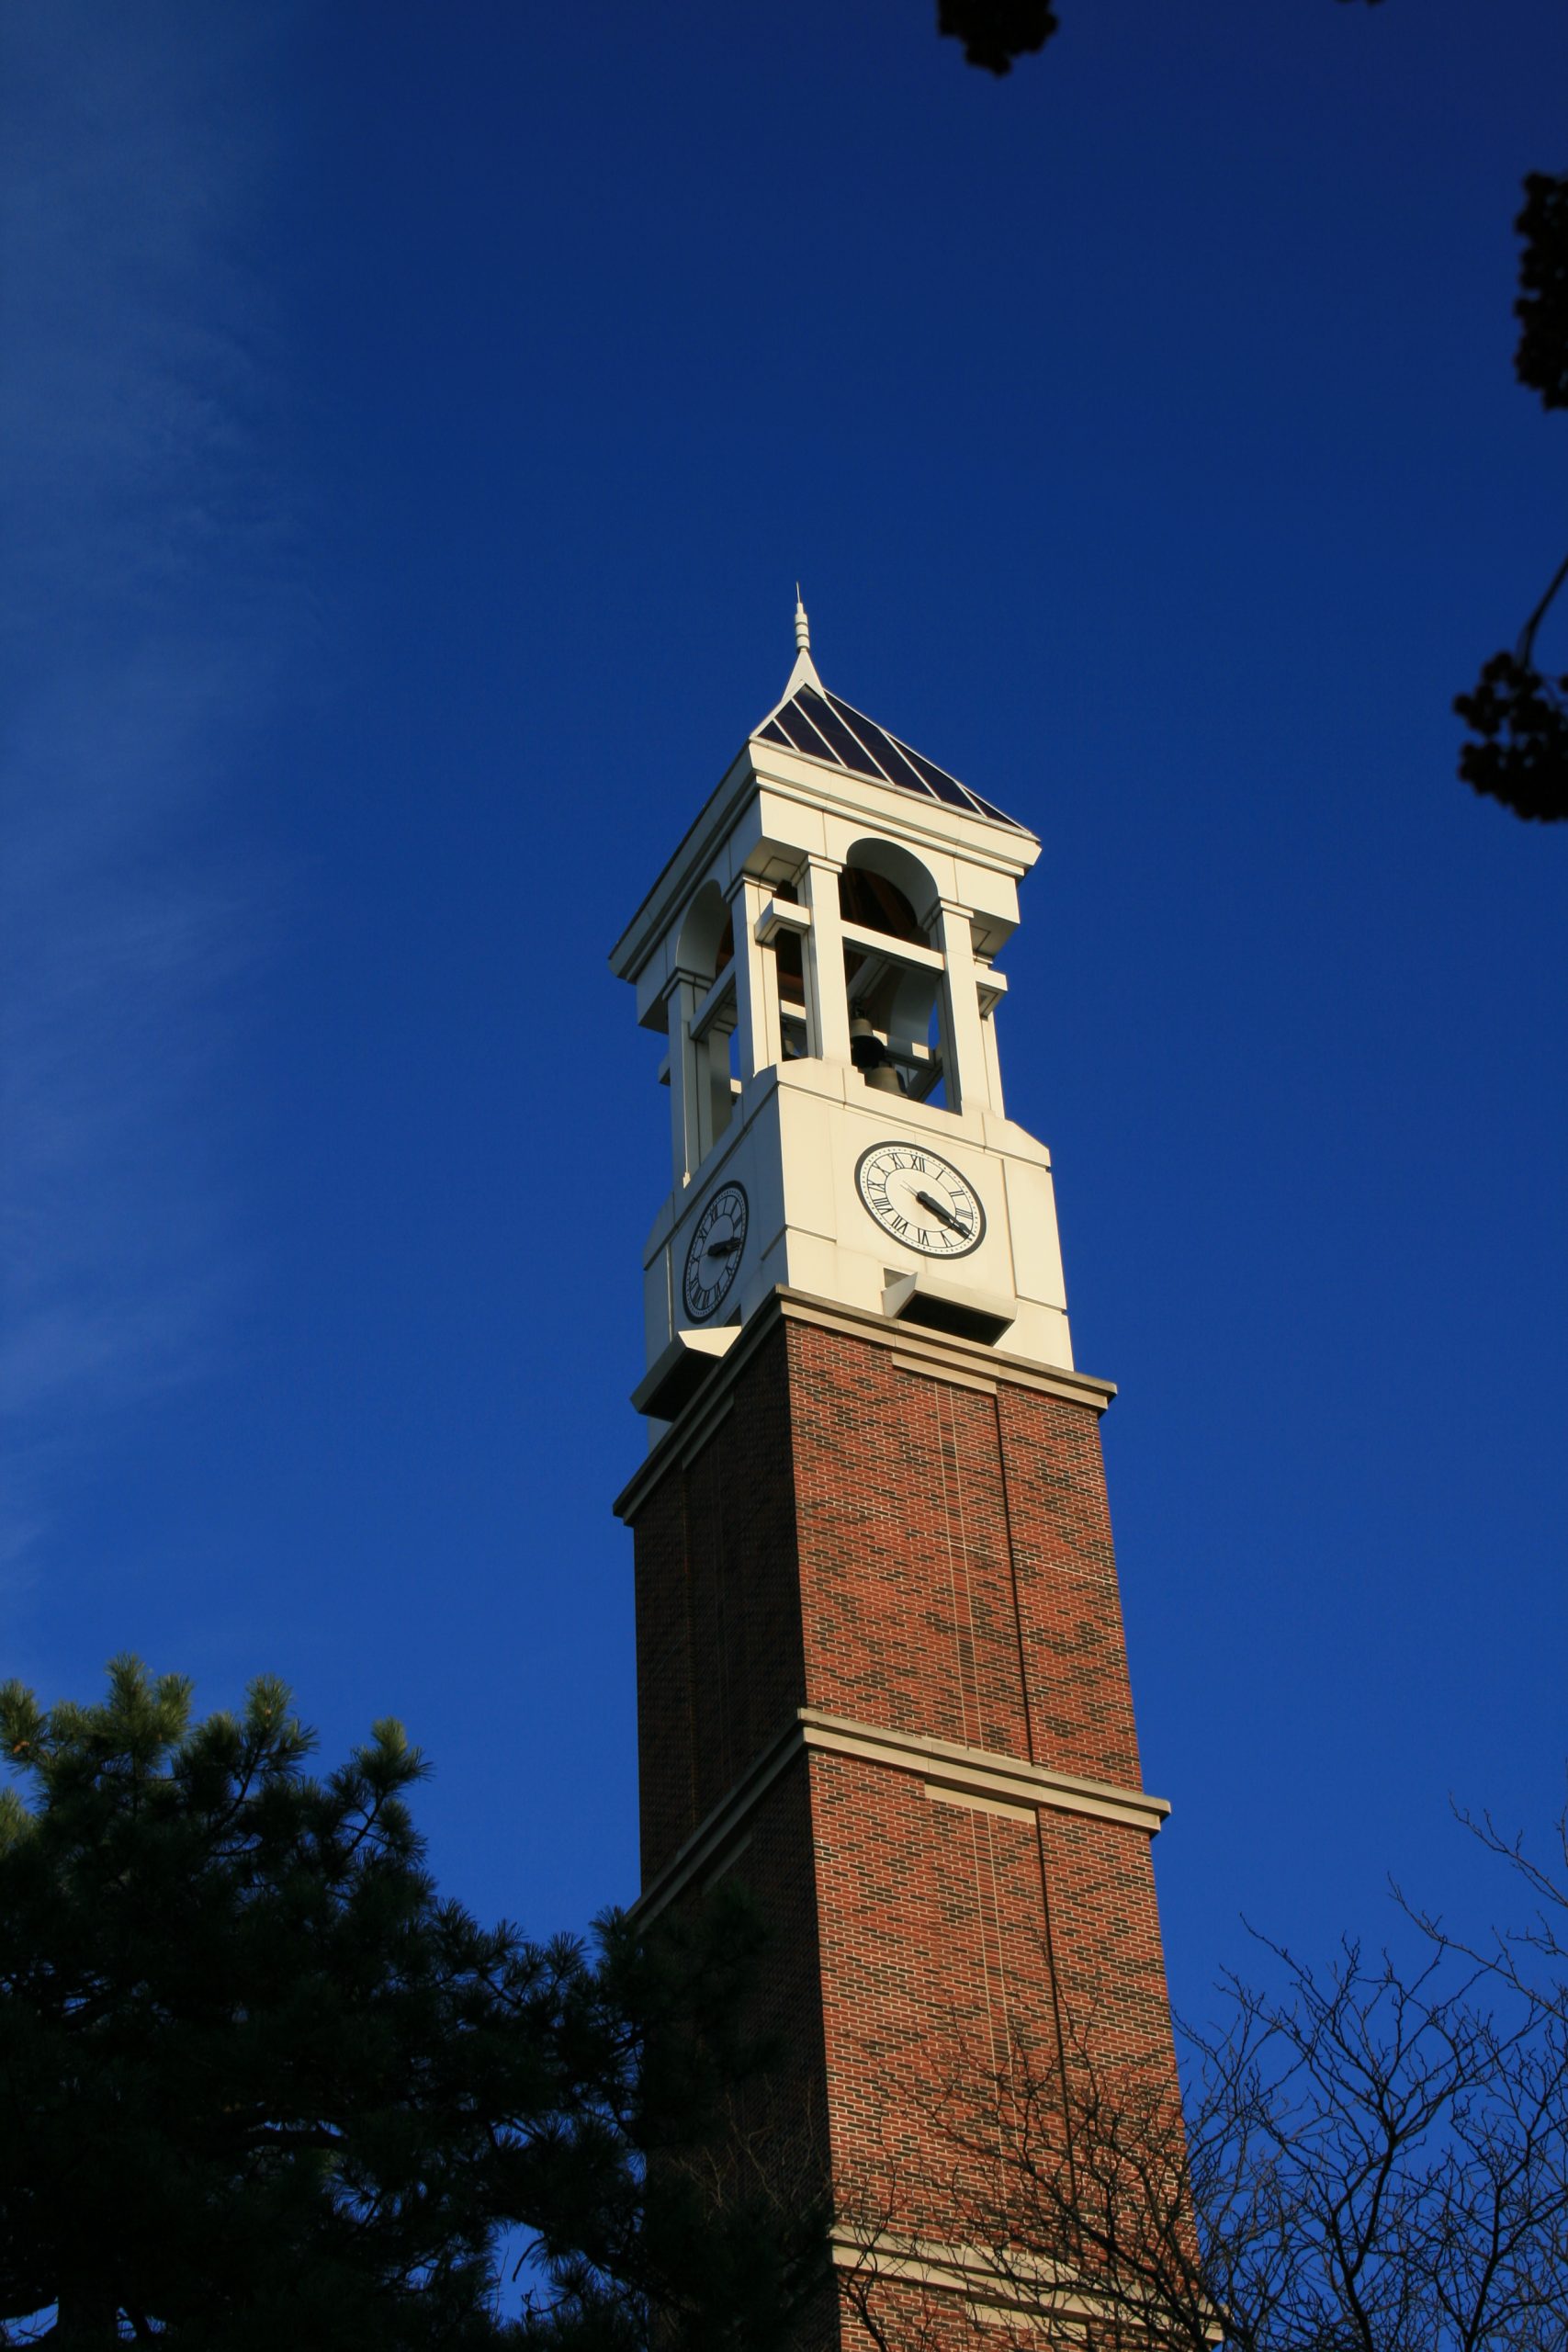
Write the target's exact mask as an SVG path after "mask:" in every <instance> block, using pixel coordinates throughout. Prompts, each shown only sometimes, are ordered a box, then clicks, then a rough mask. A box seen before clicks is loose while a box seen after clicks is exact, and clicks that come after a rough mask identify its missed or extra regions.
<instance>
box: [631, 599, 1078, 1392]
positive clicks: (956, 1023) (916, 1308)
mask: <svg viewBox="0 0 1568 2352" xmlns="http://www.w3.org/2000/svg"><path fill="white" fill-rule="evenodd" d="M795 641H796V649H797V650H796V654H795V667H794V669H793V670H792V671H791V673H790V676H789V680H788V683H787V684H786V686H785V688H784V695H783V696H782V698H781V700H780V701H779V702H778V703H777V704H776V705H775V706H774V707H773V709H772V710H771V711H770V712H769V713H768V715H767V716H766V718H763V719H762V720H761V723H760V725H758V726H757V727H756V728H755V729H753V730H752V732H751V734H750V736H749V737H748V738H747V740H746V741H745V743H744V744H743V745H742V747H741V749H740V751H739V753H738V754H737V756H736V758H735V759H734V761H733V762H732V763H731V764H730V766H729V767H728V770H727V771H726V773H725V775H723V777H722V778H721V780H720V782H719V783H718V785H717V786H716V789H715V790H714V792H713V793H712V794H711V795H710V796H709V797H708V800H707V802H706V804H705V807H704V808H703V809H702V810H701V812H700V814H699V815H698V816H697V818H696V820H695V821H694V823H693V824H692V825H691V826H690V827H689V829H688V830H687V831H686V833H685V835H684V837H683V839H682V841H681V842H680V844H679V846H678V847H677V848H676V850H675V852H674V854H673V855H672V856H671V859H670V861H669V863H668V864H667V865H666V866H665V868H664V870H663V872H662V873H661V874H660V876H659V878H658V880H657V881H656V882H655V884H654V886H653V888H652V889H651V890H650V891H649V895H648V897H647V898H646V899H644V901H643V904H642V905H641V907H640V908H639V909H638V910H637V914H636V916H635V917H634V918H633V920H632V922H630V923H629V924H628V926H627V928H626V931H625V933H623V935H622V937H621V938H620V940H619V941H618V942H617V944H616V946H615V950H614V953H613V954H612V956H611V959H610V960H611V965H612V967H613V969H614V970H615V972H616V974H617V975H618V976H619V977H620V978H624V979H626V980H629V981H631V982H632V983H633V984H634V985H635V987H636V989H637V1016H638V1019H639V1021H640V1022H641V1023H642V1024H643V1025H644V1027H646V1028H649V1029H653V1030H657V1031H659V1032H660V1033H661V1034H663V1035H666V1036H667V1037H668V1041H669V1050H668V1053H667V1055H666V1057H665V1059H664V1061H663V1064H662V1066H661V1068H660V1079H661V1080H664V1081H665V1082H666V1083H667V1085H668V1087H669V1092H670V1129H671V1192H670V1194H669V1197H668V1199H667V1200H666V1202H665V1204H664V1206H663V1208H662V1209H661V1210H660V1215H659V1216H658V1218H657V1220H656V1222H655V1225H654V1227H653V1231H652V1233H651V1234H650V1235H649V1242H648V1247H647V1250H646V1253H645V1297H646V1310H647V1340H648V1361H649V1377H648V1378H647V1379H646V1380H645V1382H644V1383H643V1386H642V1389H641V1390H640V1391H639V1402H640V1403H641V1405H642V1407H643V1409H644V1410H646V1411H649V1412H650V1413H653V1414H655V1415H658V1414H659V1413H660V1410H661V1409H662V1411H663V1412H664V1413H665V1414H666V1415H667V1414H668V1412H669V1411H671V1409H673V1408H674V1404H675V1402H677V1401H678V1400H679V1398H680V1397H681V1396H682V1395H683V1394H685V1393H689V1387H690V1385H691V1383H692V1381H693V1380H694V1379H695V1378H696V1377H697V1376H698V1374H699V1371H700V1368H701V1367H702V1366H703V1365H705V1364H711V1363H712V1361H713V1358H714V1356H715V1355H716V1354H717V1353H719V1352H721V1351H723V1349H724V1348H725V1347H726V1346H727V1345H728V1338H729V1337H733V1334H734V1331H735V1329H736V1328H737V1327H738V1325H739V1323H740V1322H741V1321H742V1320H743V1318H744V1317H746V1315H748V1314H749V1313H750V1312H751V1311H752V1310H753V1308H754V1307H755V1306H757V1304H758V1303H760V1301H761V1299H762V1298H764V1297H765V1296H766V1295H768V1294H769V1293H770V1292H771V1291H772V1290H773V1288H774V1287H776V1286H778V1285H780V1284H783V1285H784V1286H786V1287H787V1288H790V1289H792V1290H795V1291H797V1292H806V1293H808V1294H810V1295H813V1296H816V1297H818V1298H820V1299H822V1300H823V1301H824V1302H825V1303H827V1304H829V1305H839V1306H844V1307H846V1308H850V1309H852V1310H857V1311H861V1312H866V1311H870V1312H874V1313H876V1314H878V1315H891V1316H895V1317H904V1318H907V1319H908V1320H911V1321H917V1322H919V1323H922V1324H926V1325H928V1326H934V1327H936V1328H942V1326H943V1325H944V1324H945V1325H946V1326H947V1327H948V1328H950V1329H953V1330H954V1331H958V1332H962V1333H963V1334H964V1335H965V1336H967V1337H970V1338H976V1337H982V1338H986V1339H988V1340H991V1341H992V1342H993V1343H994V1344H996V1345H997V1346H998V1347H999V1348H1002V1349H1005V1350H1007V1351H1009V1352H1010V1353H1015V1354H1016V1353H1022V1354H1023V1355H1025V1356H1027V1357H1028V1358H1030V1359H1031V1360H1032V1361H1034V1362H1037V1363H1048V1364H1054V1365H1057V1366H1061V1367H1066V1366H1069V1365H1070V1363H1071V1361H1072V1356H1071V1348H1070V1343H1069V1340H1068V1336H1067V1325H1066V1301H1065V1297H1064V1295H1063V1289H1062V1276H1061V1266H1060V1260H1059V1255H1058V1250H1057V1243H1056V1226H1055V1205H1054V1201H1053V1197H1052V1187H1051V1177H1050V1160H1049V1156H1048V1154H1047V1153H1046V1151H1045V1149H1044V1148H1043V1146H1042V1145H1041V1144H1039V1143H1038V1142H1036V1141H1035V1140H1034V1138H1033V1137H1032V1136H1029V1135H1028V1134H1027V1133H1026V1132H1025V1131H1024V1130H1023V1129H1022V1128H1021V1127H1020V1126H1018V1125H1015V1124H1014V1123H1013V1122H1012V1121H1010V1120H1009V1119H1008V1118H1007V1117H1006V1116H1005V1115H1004V1113H1003V1106H1002V1083H1001V1066H1000V1059H999V1057H998V1048H997V1008H998V1005H999V1004H1000V1003H1001V1001H1002V1000H1003V998H1004V997H1005V995H1006V992H1007V982H1006V979H1005V978H1004V977H1003V975H1002V973H1001V972H1000V971H999V970H998V968H997V961H996V959H997V957H998V955H999V954H1000V953H1001V951H1002V949H1003V948H1004V947H1005V945H1006V944H1007V942H1008V940H1009V938H1010V936H1011V934H1012V932H1013V931H1014V929H1015V928H1016V926H1017V922H1018V884H1019V882H1020V880H1021V877H1022V876H1023V875H1024V874H1026V873H1027V872H1028V871H1029V869H1030V867H1031V866H1032V865H1033V864H1034V861H1035V859H1036V858H1037V856H1038V855H1039V852H1040V844H1039V842H1038V841H1037V840H1036V839H1035V837H1034V835H1033V834H1032V833H1031V832H1030V831H1027V829H1026V828H1024V827H1023V826H1021V825H1019V824H1017V823H1015V822H1014V821H1013V820H1012V819H1010V818H1009V817H1006V816H1004V815H1003V813H1002V811H1001V810H1000V809H998V808H996V807H995V806H993V804H992V803H991V802H989V801H988V800H985V799H982V798H981V797H980V796H979V794H978V793H976V792H974V791H972V790H971V789H970V788H969V787H968V786H965V785H963V784H961V783H959V782H958V780H957V779H956V778H955V777H954V776H953V775H949V774H948V772H947V771H946V770H945V769H943V768H940V767H938V766H936V765H935V764H934V763H932V762H931V761H930V760H928V759H926V758H924V757H923V756H922V755H921V754H920V753H919V752H916V751H914V750H913V749H912V748H911V747H910V746H909V745H908V743H906V742H904V741H901V740H900V739H899V738H898V737H897V736H895V735H893V734H890V733H889V732H888V731H887V730H886V729H885V728H882V727H880V726H878V725H877V724H876V723H875V722H874V720H872V719H869V718H865V717H864V716H863V713H861V712H860V711H858V710H856V709H855V708H854V707H852V705H850V704H849V703H847V702H844V701H842V700H841V699H840V697H839V696H838V695H835V694H833V693H831V692H830V691H829V689H828V688H827V687H826V686H824V684H823V683H822V681H821V679H820V678H819V676H818V673H817V668H816V665H815V663H814V662H813V660H812V657H811V648H810V638H809V631H808V628H807V619H806V614H805V610H804V608H803V607H802V606H801V605H800V604H799V602H798V599H797V603H796V610H795ZM916 1162H918V1165H913V1164H911V1163H916ZM927 1170H936V1171H937V1172H936V1173H934V1174H931V1175H929V1176H928V1175H927V1173H926V1172H925V1171H927ZM921 1203H925V1204H929V1206H928V1207H927V1208H922V1207H921V1206H920V1205H919V1204H921ZM938 1220H940V1222H939V1221H938ZM727 1335H728V1336H727Z"/></svg>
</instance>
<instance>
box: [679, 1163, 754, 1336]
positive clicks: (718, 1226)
mask: <svg viewBox="0 0 1568 2352" xmlns="http://www.w3.org/2000/svg"><path fill="white" fill-rule="evenodd" d="M747 1214H748V1212H747V1207H746V1195H745V1193H744V1192H743V1191H742V1190H741V1188H740V1186H739V1184H721V1185H720V1186H719V1188H718V1190H717V1192H716V1193H715V1194H714V1196H713V1198H712V1200H711V1201H710V1202H709V1203H708V1204H707V1206H706V1208H705V1210H704V1211H703V1213H702V1215H701V1216H700V1217H699V1218H698V1219H697V1229H696V1231H695V1233H694V1234H693V1236H692V1240H691V1247H690V1248H689V1249H688V1250H687V1251H686V1272H685V1274H684V1277H683V1278H682V1283H681V1294H682V1297H683V1298H684V1300H685V1303H686V1312H687V1314H688V1315H689V1316H690V1317H692V1319H693V1321H694V1322H696V1323H703V1322H705V1321H706V1319H707V1317H709V1316H710V1315H711V1314H712V1313H713V1311H714V1309H715V1308H716V1306H720V1305H721V1304H722V1303H723V1301H724V1300H725V1299H726V1298H727V1297H728V1295H729V1289H730V1285H731V1284H732V1283H733V1282H734V1280H735V1277H736V1275H737V1274H738V1273H739V1272H740V1258H741V1253H742V1251H743V1250H745V1247H746V1219H747Z"/></svg>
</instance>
